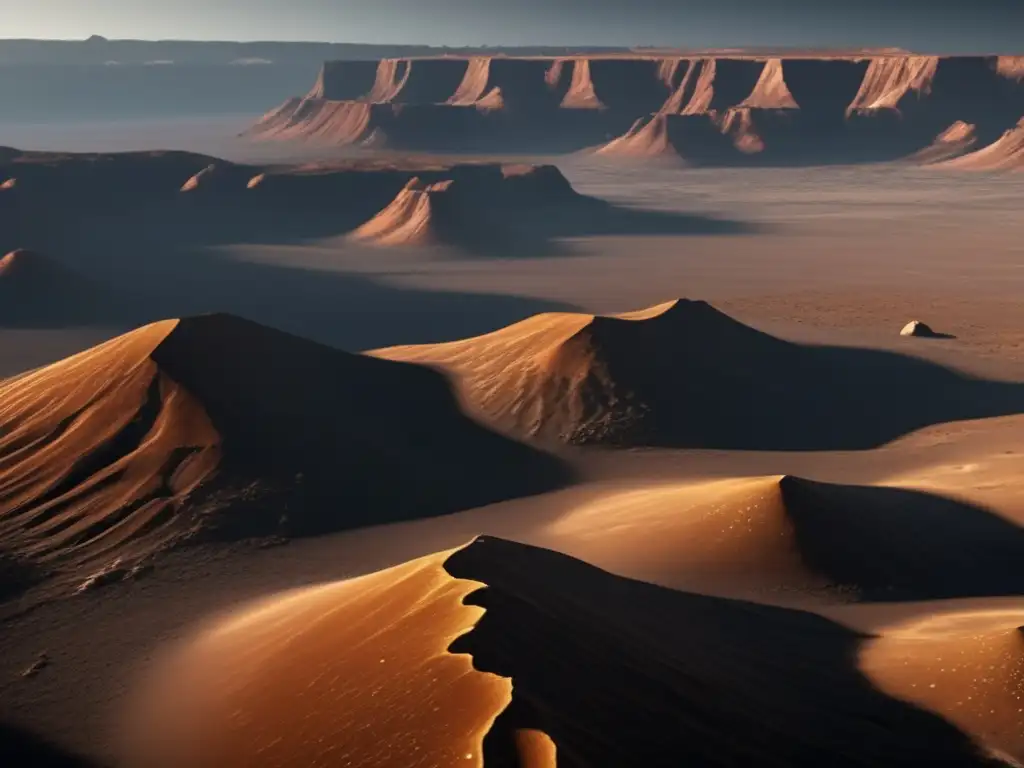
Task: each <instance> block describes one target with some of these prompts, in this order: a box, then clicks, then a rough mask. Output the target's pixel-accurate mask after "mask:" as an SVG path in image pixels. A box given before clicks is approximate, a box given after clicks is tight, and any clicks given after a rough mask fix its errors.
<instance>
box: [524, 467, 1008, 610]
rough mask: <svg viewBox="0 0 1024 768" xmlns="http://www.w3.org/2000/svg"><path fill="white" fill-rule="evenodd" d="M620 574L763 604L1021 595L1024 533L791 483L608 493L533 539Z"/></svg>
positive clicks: (969, 511) (875, 494) (999, 522)
mask: <svg viewBox="0 0 1024 768" xmlns="http://www.w3.org/2000/svg"><path fill="white" fill-rule="evenodd" d="M532 541H535V542H537V543H541V544H543V545H545V546H549V547H551V548H552V549H557V550H558V551H561V552H566V553H568V554H571V555H573V556H576V557H580V558H582V559H584V560H587V561H588V562H593V563H597V564H600V565H601V567H603V568H607V569H609V570H611V571H613V572H615V573H620V574H623V575H628V576H630V577H632V578H640V579H643V580H645V581H651V582H654V583H658V584H662V585H665V586H670V587H676V588H681V589H692V590H695V591H701V592H712V593H714V594H723V595H729V596H735V595H742V596H745V597H756V598H757V599H759V600H760V599H763V600H767V601H773V600H774V601H777V600H780V599H783V600H785V599H789V598H797V597H799V596H801V595H803V596H808V595H816V596H821V597H828V598H829V599H833V600H834V599H839V600H867V601H893V600H925V599H946V598H960V597H975V596H988V595H1016V594H1020V593H1021V592H1022V591H1024V578H1019V577H1017V576H1016V575H1015V574H1016V572H1017V568H1016V567H1015V563H1016V562H1019V560H1020V558H1021V557H1024V533H1022V532H1021V531H1020V529H1018V528H1017V527H1016V526H1014V525H1012V524H1010V523H1008V522H1006V521H1004V520H1003V519H1002V518H1000V517H998V516H997V515H995V514H993V513H991V512H988V511H986V510H983V509H980V508H977V507H972V506H970V505H967V504H963V503H960V502H956V501H952V500H950V499H947V498H944V497H940V496H935V495H931V494H926V493H921V492H916V491H910V490H905V489H901V488H892V487H869V486H853V485H837V484H832V483H821V482H815V481H811V480H806V479H803V478H798V477H791V476H786V477H781V478H780V477H753V478H729V479H723V480H713V481H697V482H695V481H691V482H677V483H665V482H650V483H648V484H647V485H645V486H642V487H630V488H626V489H613V490H607V489H606V490H604V491H602V492H599V493H597V494H595V495H594V497H593V498H591V499H590V500H588V501H586V502H584V503H581V504H579V505H578V506H575V507H573V508H571V509H569V510H568V511H567V512H566V513H564V514H563V515H561V516H559V517H558V518H557V519H555V520H554V521H552V522H551V523H550V524H549V525H547V526H546V528H545V529H544V530H543V531H541V532H539V533H538V534H536V535H535V537H534V538H533V539H532Z"/></svg>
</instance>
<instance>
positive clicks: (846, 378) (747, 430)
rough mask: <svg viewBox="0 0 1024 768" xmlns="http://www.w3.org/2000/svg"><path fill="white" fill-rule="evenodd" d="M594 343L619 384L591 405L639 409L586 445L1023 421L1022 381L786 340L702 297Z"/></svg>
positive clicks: (802, 444) (861, 438)
mask: <svg viewBox="0 0 1024 768" xmlns="http://www.w3.org/2000/svg"><path fill="white" fill-rule="evenodd" d="M588 338H589V341H590V344H591V346H592V348H593V349H595V350H597V354H598V355H599V356H600V359H601V365H602V367H603V368H602V370H604V371H606V376H607V381H609V382H612V384H611V385H608V386H611V389H610V390H609V389H608V386H603V387H602V388H600V389H595V391H594V396H595V397H597V398H604V400H599V399H598V400H595V399H594V398H591V400H593V401H594V408H595V409H599V408H600V407H602V403H604V405H606V406H607V407H609V408H610V409H612V410H613V412H614V404H615V403H616V402H626V401H625V400H624V399H623V398H626V396H627V393H628V394H629V396H630V398H631V399H632V401H633V402H634V403H635V404H636V405H635V407H632V408H631V410H632V413H629V414H626V413H623V414H622V415H623V416H627V417H628V418H625V419H623V420H622V422H621V425H620V426H614V428H612V429H611V430H609V431H606V432H600V433H597V434H596V435H595V437H594V439H589V438H588V439H584V440H582V442H591V443H597V444H606V445H607V444H615V443H618V444H622V445H639V446H652V447H664V448H702V449H722V450H765V451H821V450H862V449H869V448H876V447H878V446H881V445H883V444H885V443H888V442H890V441H892V440H894V439H896V438H897V437H900V436H902V435H905V434H907V433H909V432H913V431H915V430H918V429H921V428H923V427H927V426H930V425H933V424H940V423H946V422H951V421H962V420H969V419H982V418H989V417H995V416H1007V415H1012V414H1018V413H1024V384H1018V383H1007V382H997V381H987V380H983V379H977V378H973V377H970V376H967V375H963V374H960V373H958V372H956V371H953V370H951V369H948V368H944V367H942V366H940V365H938V364H936V363H932V362H929V361H926V360H923V359H920V358H915V357H910V356H907V355H903V354H898V353H894V352H887V351H881V350H873V349H858V348H852V347H829V346H814V345H807V344H798V343H794V342H789V341H785V340H782V339H779V338H776V337H774V336H771V335H769V334H767V333H764V332H762V331H759V330H757V329H755V328H752V327H750V326H747V325H744V324H742V323H740V322H738V321H736V320H734V319H732V318H730V317H729V316H728V315H726V314H724V313H722V312H720V311H718V310H717V309H715V308H714V307H712V306H710V305H709V304H707V303H705V302H700V301H685V300H680V301H678V302H676V303H675V304H674V305H673V306H672V308H670V309H669V310H667V311H666V312H664V313H663V314H661V315H658V316H656V317H654V318H650V319H648V320H645V321H642V322H631V321H624V320H617V319H615V318H598V319H597V321H596V322H595V323H593V324H592V325H591V327H590V330H589V337H588ZM603 375H605V374H603ZM605 400H606V401H607V402H605ZM568 426H570V427H571V426H572V425H568ZM563 431H565V429H564V428H563Z"/></svg>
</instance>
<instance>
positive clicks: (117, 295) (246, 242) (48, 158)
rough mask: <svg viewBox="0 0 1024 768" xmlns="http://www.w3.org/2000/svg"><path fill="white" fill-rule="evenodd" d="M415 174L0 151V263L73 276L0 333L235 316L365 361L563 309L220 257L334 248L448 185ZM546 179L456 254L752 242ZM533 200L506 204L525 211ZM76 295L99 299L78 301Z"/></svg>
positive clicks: (427, 167) (429, 170)
mask: <svg viewBox="0 0 1024 768" xmlns="http://www.w3.org/2000/svg"><path fill="white" fill-rule="evenodd" d="M26 157H27V158H28V160H26V159H25V158H26ZM417 162H418V163H419V164H418V165H417ZM211 164H212V165H214V168H215V172H214V173H211V174H208V175H206V176H205V177H204V179H203V183H202V184H201V185H200V186H199V187H198V188H197V189H195V190H193V191H191V192H187V193H183V192H180V191H179V190H180V188H181V186H182V185H183V184H184V183H185V181H187V180H188V179H189V178H190V177H192V176H194V175H195V174H199V173H201V172H203V171H204V169H206V168H208V167H209V166H210V165H211ZM411 167H412V170H410V169H409V168H408V167H407V168H405V169H402V168H395V167H394V166H393V164H389V163H388V162H387V161H375V160H370V161H362V162H359V163H355V164H354V165H353V166H352V169H349V170H347V171H345V172H343V173H334V172H325V173H318V172H311V173H308V174H305V175H302V174H300V175H295V174H291V173H280V172H277V171H276V170H275V169H263V168H259V167H256V166H242V165H233V164H230V163H221V162H220V161H217V160H215V159H213V158H209V157H204V156H201V155H192V154H188V153H181V152H169V153H133V154H126V155H88V156H65V155H28V156H23V155H22V154H21V153H18V152H17V151H15V150H5V151H4V152H0V177H4V178H6V177H10V178H15V179H16V180H17V184H16V186H15V187H14V188H13V189H9V190H3V191H0V255H2V254H3V253H6V252H7V251H9V250H13V249H15V248H31V249H34V250H36V251H39V252H40V253H42V254H45V255H47V256H49V257H52V258H54V259H56V260H57V261H59V262H61V263H63V264H64V265H65V266H67V267H68V268H70V269H71V270H74V271H76V272H77V273H78V274H79V275H80V276H81V277H82V278H83V281H82V282H83V288H82V290H81V291H77V294H78V300H76V301H75V302H66V301H63V300H61V301H57V302H55V303H54V304H53V305H51V306H47V304H46V302H45V301H40V300H36V301H32V302H29V303H28V305H27V306H23V307H12V308H11V309H10V310H9V311H6V312H0V321H4V319H5V315H6V320H7V321H9V323H10V326H11V327H51V328H52V327H62V326H66V325H99V326H102V327H110V328H114V329H118V328H128V327H134V326H137V325H139V324H141V323H144V322H149V321H152V320H156V319H162V318H166V317H178V316H183V315H192V314H198V313H204V312H230V313H233V314H238V315H242V316H244V317H248V318H250V319H253V320H256V321H258V322H261V323H264V324H267V325H271V326H274V327H277V328H280V329H282V330H286V331H289V332H292V333H295V334H298V335H303V336H307V337H309V338H312V339H315V340H317V341H321V342H324V343H328V344H331V345H334V346H340V347H343V348H346V349H368V348H373V347H379V346H387V345H392V344H403V343H422V342H433V341H445V340H451V339H455V338H461V337H465V336H471V335H475V334H479V333H483V332H486V331H490V330H494V329H496V328H498V327H501V326H503V325H506V324H509V323H511V322H515V321H517V320H521V319H523V318H524V317H526V316H528V315H531V314H534V313H537V312H542V311H549V310H569V309H572V307H569V306H566V305H560V304H556V303H553V302H545V301H538V300H532V299H526V298H519V297H512V296H498V295H484V294H468V293H454V292H440V291H439V292H431V291H419V290H414V289H407V288H398V287H391V286H387V285H385V284H383V283H382V282H380V281H379V280H375V279H373V278H372V277H367V276H359V275H354V274H346V273H344V272H342V271H333V270H332V271H312V270H304V269H298V268H291V267H288V266H273V265H268V264H262V263H254V262H250V261H240V260H236V259H232V258H231V257H229V256H226V255H225V254H224V253H223V252H222V250H221V248H222V247H227V246H231V247H233V248H235V249H236V250H237V249H238V248H243V247H245V246H251V247H252V248H253V249H254V250H255V249H258V248H259V247H260V246H289V245H295V246H299V245H307V244H312V243H316V242H319V241H323V240H325V239H329V238H337V237H339V236H343V235H345V234H346V233H349V232H351V231H352V230H353V229H355V228H356V227H358V226H359V225H360V224H362V223H364V222H366V221H367V220H369V219H370V218H372V217H373V216H374V215H375V214H376V213H378V212H379V211H381V210H382V209H384V208H385V207H386V206H387V205H388V204H389V203H390V202H391V201H392V200H393V199H394V197H395V196H396V195H397V194H398V193H399V192H400V191H401V190H402V188H403V187H404V186H405V184H406V183H407V182H408V181H409V179H410V178H411V177H412V176H414V175H415V176H417V177H420V178H422V179H423V180H424V181H425V182H427V183H431V182H434V181H439V180H444V179H446V178H448V177H451V176H452V173H453V172H452V169H451V167H450V166H444V165H443V164H441V165H438V164H437V163H431V162H429V161H422V162H420V161H414V162H412V163H411ZM458 169H460V170H458V171H457V173H458V174H461V175H460V176H459V178H460V179H462V180H463V181H464V182H465V184H466V186H468V187H469V188H471V189H473V188H475V187H474V185H478V184H479V185H482V187H481V188H482V189H484V190H486V189H489V188H490V187H489V186H488V185H492V184H493V178H494V177H495V175H497V176H498V177H500V175H501V169H500V167H498V166H496V165H489V166H488V165H475V166H474V165H464V166H458ZM263 170H267V171H268V173H267V175H266V176H265V177H264V179H263V180H262V181H261V183H259V184H256V185H255V186H253V187H252V188H247V185H248V183H249V182H250V181H251V180H252V179H253V178H254V177H255V176H256V175H258V174H259V173H260V172H261V171H263ZM554 175H555V176H556V177H557V178H555V179H554V183H555V185H556V187H557V188H556V189H555V192H554V193H553V194H554V195H555V197H557V198H558V200H556V201H555V202H554V203H553V204H552V205H550V206H548V205H543V204H538V206H535V207H534V209H533V210H532V211H524V210H523V209H522V208H521V207H520V208H515V207H514V206H513V208H514V209H510V210H506V209H505V208H504V207H503V204H501V205H498V206H496V207H493V210H494V212H495V213H494V215H495V216H496V217H497V219H498V220H496V221H494V222H493V224H494V226H493V227H485V228H484V230H485V231H484V233H483V235H482V236H480V237H477V238H471V239H470V240H469V241H467V242H465V243H464V248H463V250H464V251H465V252H468V253H470V254H473V255H479V256H487V257H505V258H509V257H536V256H545V255H547V256H560V255H569V254H571V253H572V249H571V248H570V247H568V246H567V245H566V244H563V243H561V242H560V240H561V239H562V238H574V237H584V236H588V235H597V234H602V235H609V234H637V235H639V234H694V235H701V234H714V235H733V234H743V233H745V232H748V231H751V228H750V227H749V226H748V225H746V224H743V223H741V222H735V221H729V220H725V219H722V220H719V219H713V218H708V217H704V216H699V215H687V214H667V213H661V212H650V211H640V210H633V209H624V208H620V207H618V206H615V205H612V204H609V203H606V202H604V201H600V200H596V199H593V198H588V197H586V196H582V195H576V194H575V193H574V192H572V190H571V188H569V187H568V184H567V182H565V180H564V179H563V178H561V177H560V175H559V174H557V172H555V174H554ZM549 180H550V175H549V176H544V177H543V178H540V179H539V180H531V179H527V180H526V181H525V182H524V183H525V184H527V185H529V184H536V185H538V192H539V193H541V194H543V193H545V191H550V189H549V187H548V186H546V185H548V182H549ZM0 181H2V178H0ZM559 183H561V184H564V185H565V186H564V188H563V187H558V186H557V185H558V184H559ZM532 189H533V188H532V187H530V188H529V190H530V191H528V192H527V193H525V194H524V193H522V192H519V193H517V194H519V197H520V199H522V198H523V197H526V198H527V199H529V198H531V197H532V195H533V192H532ZM566 200H567V202H566ZM540 203H543V201H540ZM476 231H477V232H480V231H481V230H480V228H479V227H478V228H477V230H476ZM381 258H386V254H382V256H381ZM87 283H91V284H92V285H91V286H88V285H87ZM100 286H102V288H100ZM84 294H96V296H95V297H94V298H92V299H89V300H85V299H83V295H84ZM86 298H88V297H86Z"/></svg>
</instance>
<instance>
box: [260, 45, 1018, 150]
mask: <svg viewBox="0 0 1024 768" xmlns="http://www.w3.org/2000/svg"><path fill="white" fill-rule="evenodd" d="M1020 61H1021V57H1015V56H930V55H917V54H908V53H905V52H900V51H896V50H883V51H846V52H832V53H815V52H810V51H788V52H787V51H777V50H776V51H764V52H754V51H712V52H706V53H695V52H686V51H644V52H635V53H633V54H582V53H577V54H575V55H569V56H561V57H559V56H555V57H544V56H530V57H526V56H503V55H474V56H462V57H459V56H449V57H435V58H422V57H411V58H394V57H391V58H387V59H383V60H381V61H380V62H378V64H377V68H376V71H375V72H370V70H369V67H368V66H367V63H366V62H365V61H331V62H327V63H325V64H324V66H323V68H322V69H321V73H320V76H319V77H318V79H317V82H316V85H315V86H314V88H313V89H312V91H310V92H309V93H308V94H307V96H306V97H305V98H294V99H291V100H289V101H288V102H286V103H285V104H284V105H282V106H281V107H279V108H277V109H276V110H272V111H271V112H269V113H268V114H267V116H266V117H265V118H264V119H263V120H261V121H260V122H259V123H258V124H257V125H255V126H253V128H252V129H251V130H250V131H248V132H247V134H246V135H248V136H251V137H253V138H258V139H273V140H276V139H286V140H292V141H294V140H301V141H320V142H327V143H330V144H341V145H349V144H361V143H363V142H365V141H366V140H367V139H368V138H369V137H371V136H374V137H386V145H387V146H388V147H389V148H391V149H412V150H424V151H432V150H433V151H445V150H450V151H455V150H476V151H484V150H493V151H501V150H507V151H547V152H564V151H578V150H585V149H595V148H597V149H600V151H601V152H602V153H603V154H605V155H623V156H627V157H649V156H658V155H675V156H677V157H679V158H682V159H683V160H685V161H686V162H690V163H694V164H707V165H751V164H767V165H772V164H818V163H850V162H883V161H895V160H906V159H907V158H908V157H910V158H913V157H914V155H915V153H917V152H920V151H923V150H925V149H926V148H927V147H929V146H930V145H931V143H932V141H933V140H934V138H935V136H937V135H938V134H939V133H941V132H942V131H943V130H945V129H946V128H948V127H949V126H950V125H952V124H954V123H956V122H958V121H959V122H964V123H966V124H970V125H974V126H975V127H976V131H977V133H978V136H979V140H980V141H982V142H987V141H992V140H995V139H996V138H998V136H999V135H1000V134H1001V133H1002V132H1003V131H1005V130H1006V129H1008V128H1009V127H1010V126H1012V125H1013V123H1015V122H1016V121H1017V120H1018V119H1019V118H1020V117H1021V116H1022V115H1024V77H1022V76H1021V74H1020V73H1021V72H1022V71H1024V68H1022V66H1021V64H1020ZM648 125H649V126H651V127H650V128H649V129H647V130H644V127H645V126H648ZM375 145H376V146H379V145H380V142H379V141H377V142H376V143H375Z"/></svg>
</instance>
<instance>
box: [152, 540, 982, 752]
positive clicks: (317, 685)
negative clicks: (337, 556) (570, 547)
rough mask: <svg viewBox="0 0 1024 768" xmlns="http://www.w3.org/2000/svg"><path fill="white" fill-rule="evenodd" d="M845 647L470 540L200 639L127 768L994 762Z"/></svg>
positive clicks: (731, 608) (702, 601)
mask: <svg viewBox="0 0 1024 768" xmlns="http://www.w3.org/2000/svg"><path fill="white" fill-rule="evenodd" d="M481 609H483V610H482V611H481ZM864 640H865V638H864V637H862V636H860V635H858V634H856V633H853V632H851V631H849V630H846V629H843V628H841V627H840V626H838V625H836V624H833V623H831V622H829V621H826V620H824V619H822V618H819V617H816V616H813V615H811V614H805V613H801V612H796V611H787V610H783V609H778V608H768V607H765V606H757V605H754V604H748V603H743V602H737V601H729V600H724V599H718V598H710V597H703V596H699V595H694V594H688V593H682V592H676V591H673V590H666V589H662V588H659V587H654V586H651V585H648V584H644V583H642V582H634V581H630V580H627V579H623V578H621V577H616V576H612V575H610V574H608V573H605V572H603V571H600V570H598V569H596V568H593V567H592V566H589V565H586V564H585V563H583V562H580V561H576V560H573V559H571V558H569V557H566V556H564V555H559V554H555V553H553V552H549V551H546V550H539V549H534V548H531V547H527V546H525V545H522V544H515V543H512V542H506V541H501V540H497V539H491V538H487V539H478V540H477V541H475V542H473V543H472V544H470V545H468V546H467V547H465V548H463V549H461V550H457V551H455V552H454V553H442V554H440V555H436V556H432V557H428V558H424V559H422V560H418V561H413V562H411V563H408V564H406V565H403V566H399V567H397V568H393V569H391V570H389V571H383V572H381V573H379V574H375V575H373V576H369V577H364V578H363V579H360V580H356V581H353V582H346V583H339V584H334V585H326V586H321V587H313V588H311V589H306V590H302V591H299V592H297V593H291V594H287V595H284V596H282V597H279V598H273V599H271V600H270V601H268V602H266V603H264V604H262V605H257V606H255V607H253V608H252V609H249V610H245V611H243V612H242V613H240V614H239V615H238V616H236V617H232V618H228V619H225V620H224V621H221V622H219V623H217V624H215V625H214V626H213V627H211V628H210V629H208V630H206V631H205V632H203V633H202V634H200V635H199V636H198V637H197V638H196V640H195V641H193V642H192V643H189V644H186V645H185V646H184V647H183V648H181V649H180V650H179V651H178V652H177V653H175V654H174V655H172V656H171V657H170V660H169V661H168V663H167V665H166V666H165V667H164V669H163V672H162V674H160V675H158V676H157V677H156V678H155V680H154V682H152V683H151V684H150V687H149V688H148V689H145V688H144V689H143V696H142V698H141V699H140V701H141V703H140V704H137V705H136V706H134V707H133V712H134V714H135V717H136V719H135V721H134V722H135V726H136V727H135V728H134V729H133V734H134V736H135V738H133V739H132V746H133V748H134V750H135V752H134V756H135V758H136V760H135V763H134V764H138V765H146V766H147V767H148V766H160V765H162V764H163V763H160V762H159V758H160V757H163V758H165V759H170V760H171V761H172V762H169V763H167V764H168V765H172V764H173V765H180V764H189V765H195V766H206V765H211V766H212V765H227V764H245V765H252V766H261V765H278V766H289V765H296V766H298V765H321V764H322V765H327V764H329V762H328V761H330V760H334V761H337V760H339V759H343V760H344V761H346V762H347V764H349V765H353V766H371V765H381V764H386V763H387V762H388V761H389V759H391V757H390V756H393V755H397V754H401V755H402V760H403V761H404V764H409V765H423V766H433V765H454V764H456V762H457V763H458V764H466V765H485V766H505V765H529V766H547V767H550V766H553V765H555V764H556V763H557V765H559V766H565V765H567V766H581V767H582V766H589V767H597V766H602V767H603V766H609V768H611V767H612V766H623V765H636V764H641V765H652V766H660V765H666V766H668V765H680V764H691V763H692V764H700V765H722V766H726V765H737V764H744V765H764V766H775V765H780V764H786V765H798V766H805V765H806V766H817V765H822V764H829V765H842V766H869V765H926V764H941V765H958V766H959V765H962V766H983V765H992V766H994V765H997V764H998V763H997V762H996V761H994V760H991V759H988V758H985V757H983V756H982V755H981V754H979V751H978V749H977V748H976V747H975V746H974V745H973V743H972V742H971V740H970V739H969V738H968V737H967V736H965V735H964V734H962V733H961V732H959V731H958V730H957V729H956V728H954V727H952V726H950V725H949V724H947V723H946V722H944V721H943V720H941V719H940V718H938V717H936V716H935V715H932V714H928V713H926V712H924V711H922V710H918V709H916V708H915V707H913V706H912V705H909V704H905V703H903V702H900V701H898V700H896V699H893V698H889V697H888V696H886V695H884V694H882V693H880V692H879V691H878V690H876V689H875V688H873V687H872V686H871V684H870V683H869V682H868V681H867V680H866V679H865V678H864V677H863V676H862V675H861V673H860V672H859V671H858V670H857V668H856V664H857V653H858V649H859V648H860V646H861V645H862V643H863V642H864ZM211 676H212V679H213V680H216V681H218V683H219V684H216V685H211V684H210V682H211ZM195 680H202V681H203V684H202V685H193V684H192V681H195ZM229 719H230V721H231V722H232V723H233V725H231V726H230V727H227V726H228V722H229ZM403 745H405V746H404V748H403ZM382 750H386V751H382ZM154 760H156V761H157V762H153V761H154ZM175 760H176V761H177V762H173V761H175Z"/></svg>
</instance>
